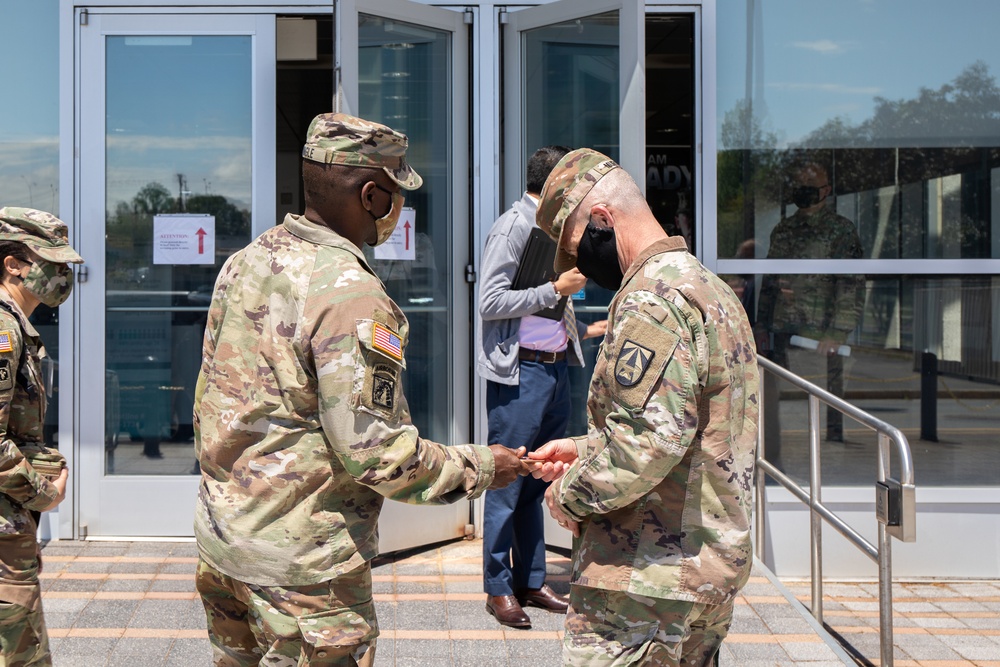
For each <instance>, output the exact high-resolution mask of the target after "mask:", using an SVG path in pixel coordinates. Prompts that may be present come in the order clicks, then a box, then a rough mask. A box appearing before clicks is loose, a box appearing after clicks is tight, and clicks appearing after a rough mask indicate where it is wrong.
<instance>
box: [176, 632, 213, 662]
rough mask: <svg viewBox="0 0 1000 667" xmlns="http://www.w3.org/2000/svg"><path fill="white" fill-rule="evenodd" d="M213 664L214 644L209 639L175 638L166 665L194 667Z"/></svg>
mask: <svg viewBox="0 0 1000 667" xmlns="http://www.w3.org/2000/svg"><path fill="white" fill-rule="evenodd" d="M210 664H212V645H211V644H210V643H209V641H208V640H207V639H175V640H174V643H173V645H171V647H170V652H169V653H167V659H166V661H165V662H164V665H169V667H192V666H193V665H210Z"/></svg>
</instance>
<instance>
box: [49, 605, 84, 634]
mask: <svg viewBox="0 0 1000 667" xmlns="http://www.w3.org/2000/svg"><path fill="white" fill-rule="evenodd" d="M42 613H44V614H45V626H46V627H47V628H48V629H49V630H54V629H56V628H60V629H61V628H72V627H73V626H74V625H75V624H76V618H77V616H79V615H80V614H79V613H78V612H64V611H55V612H52V611H49V600H45V602H44V603H43V604H42Z"/></svg>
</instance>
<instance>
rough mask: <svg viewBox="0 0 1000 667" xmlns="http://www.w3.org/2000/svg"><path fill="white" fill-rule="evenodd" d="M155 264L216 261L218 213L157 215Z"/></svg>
mask: <svg viewBox="0 0 1000 667" xmlns="http://www.w3.org/2000/svg"><path fill="white" fill-rule="evenodd" d="M153 264H215V216H214V215H200V214H198V215H196V214H189V213H175V214H167V215H157V216H154V217H153Z"/></svg>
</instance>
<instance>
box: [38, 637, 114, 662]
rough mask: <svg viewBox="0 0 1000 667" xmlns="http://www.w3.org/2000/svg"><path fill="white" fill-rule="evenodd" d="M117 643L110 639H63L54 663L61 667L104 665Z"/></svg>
mask: <svg viewBox="0 0 1000 667" xmlns="http://www.w3.org/2000/svg"><path fill="white" fill-rule="evenodd" d="M117 643H118V639H113V638H108V637H63V638H62V639H61V640H60V642H59V654H58V656H57V657H55V659H53V661H52V662H53V663H54V664H56V665H59V667H63V666H64V665H70V666H71V667H94V665H103V664H104V663H105V662H106V661H107V659H108V657H109V656H110V655H111V652H112V651H113V650H114V648H115V645H116V644H117Z"/></svg>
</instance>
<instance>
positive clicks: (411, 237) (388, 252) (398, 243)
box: [374, 208, 417, 262]
mask: <svg viewBox="0 0 1000 667" xmlns="http://www.w3.org/2000/svg"><path fill="white" fill-rule="evenodd" d="M416 222H417V211H416V210H415V209H412V208H404V209H403V211H402V213H400V215H399V224H397V225H396V229H395V230H393V232H392V236H390V237H389V238H388V240H386V242H385V243H383V244H382V245H379V246H375V248H374V250H375V259H402V260H407V261H410V262H412V261H413V260H414V259H416V258H417V231H416Z"/></svg>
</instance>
